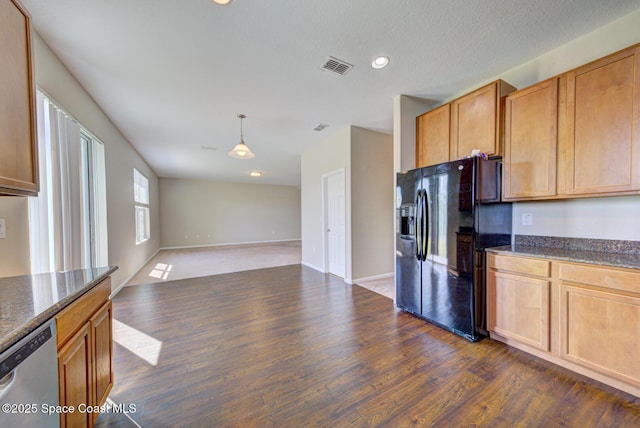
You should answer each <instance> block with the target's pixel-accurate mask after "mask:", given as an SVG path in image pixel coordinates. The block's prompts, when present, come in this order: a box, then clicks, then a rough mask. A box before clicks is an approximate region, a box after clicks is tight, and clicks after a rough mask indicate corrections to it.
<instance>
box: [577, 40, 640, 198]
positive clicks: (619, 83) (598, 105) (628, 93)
mask: <svg viewBox="0 0 640 428" xmlns="http://www.w3.org/2000/svg"><path fill="white" fill-rule="evenodd" d="M639 85H640V47H634V48H631V49H627V50H625V51H622V52H619V53H617V54H614V55H611V56H608V57H606V58H603V59H601V60H599V61H595V62H592V63H590V64H587V65H585V66H583V67H580V68H578V69H576V70H573V71H571V72H569V73H568V74H567V110H568V112H567V128H568V130H567V133H568V136H567V162H566V172H567V176H566V178H565V179H566V183H567V189H566V191H567V193H569V194H603V193H615V192H628V191H637V190H640V129H639V128H640V88H639Z"/></svg>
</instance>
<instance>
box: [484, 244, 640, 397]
mask: <svg viewBox="0 0 640 428" xmlns="http://www.w3.org/2000/svg"><path fill="white" fill-rule="evenodd" d="M488 260H489V263H488V270H487V283H488V287H489V288H488V299H487V305H488V306H487V309H488V317H489V325H488V328H489V331H490V336H491V338H493V339H496V340H499V341H501V342H504V343H506V344H508V345H510V346H513V347H515V348H518V349H521V350H523V351H526V352H528V353H530V354H533V355H535V356H537V357H539V358H542V359H545V360H547V361H550V362H553V363H555V364H558V365H559V366H562V367H565V368H567V369H570V370H572V371H574V372H577V373H580V374H582V375H585V376H588V377H591V378H593V379H595V380H598V381H600V382H603V383H605V384H608V385H611V386H613V387H615V388H618V389H620V390H623V391H625V392H628V393H630V394H633V395H635V396H636V397H640V360H639V359H638V355H640V270H634V269H623V268H615V267H608V266H599V265H591V264H585V263H574V262H566V261H560V260H553V259H542V258H535V257H521V256H515V255H511V254H509V255H507V254H496V253H493V252H491V251H490V252H489V255H488ZM545 272H547V273H548V277H546V278H545V277H544V276H545ZM505 279H506V281H505ZM501 280H502V281H503V282H502V283H500V281H501ZM509 281H511V282H509ZM499 287H513V289H512V290H511V291H512V292H517V291H521V290H520V288H519V287H524V289H525V291H526V292H528V293H529V296H531V295H533V296H536V297H537V296H539V295H544V294H545V293H546V291H547V290H548V291H549V294H548V300H546V299H545V298H544V297H543V298H541V299H538V298H535V299H528V300H527V299H526V297H527V294H526V293H525V294H524V296H525V299H524V300H523V301H524V302H525V303H524V304H523V303H522V301H518V300H517V299H515V298H510V300H509V298H508V299H506V301H505V299H503V300H502V301H501V300H500V299H499V298H497V296H496V290H497V291H498V292H499V291H500V290H499ZM527 289H528V290H527ZM531 290H534V291H535V290H539V291H540V293H539V294H536V292H537V291H535V292H533V293H532V292H531ZM512 294H513V293H512ZM507 296H508V297H509V294H507ZM497 303H503V304H504V303H506V304H507V305H511V306H507V307H502V308H497V307H496V304H497ZM545 304H546V308H547V310H548V311H549V312H548V314H549V318H548V326H549V335H548V342H547V343H545V342H544V341H543V340H539V338H540V337H541V336H539V335H537V334H536V329H535V328H528V329H527V328H524V329H522V328H519V324H518V322H520V321H522V319H523V318H524V317H526V313H527V311H528V312H529V313H533V314H537V313H541V312H544V311H540V310H539V309H540V308H544V307H545ZM527 305H528V307H527ZM532 309H535V311H532ZM500 313H503V314H504V313H507V314H510V315H509V316H511V317H512V318H508V317H507V318H505V319H506V320H507V322H502V324H501V321H500V320H498V319H497V317H496V314H500ZM530 318H531V317H530ZM514 319H515V320H516V321H515V322H511V320H514ZM539 319H542V317H536V316H534V317H533V320H532V321H533V322H534V323H538V322H540V321H539ZM543 322H546V321H543ZM523 332H524V333H523ZM532 332H533V333H532Z"/></svg>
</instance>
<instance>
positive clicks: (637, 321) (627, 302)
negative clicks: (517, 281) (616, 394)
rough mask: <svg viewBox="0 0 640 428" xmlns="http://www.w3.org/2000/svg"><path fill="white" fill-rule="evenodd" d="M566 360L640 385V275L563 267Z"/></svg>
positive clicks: (562, 335) (562, 334)
mask: <svg viewBox="0 0 640 428" xmlns="http://www.w3.org/2000/svg"><path fill="white" fill-rule="evenodd" d="M559 277H560V355H561V356H562V357H563V358H565V359H567V360H569V361H571V362H574V363H576V364H579V365H582V366H584V367H588V368H590V369H593V370H597V371H599V372H602V373H605V374H607V375H609V376H612V377H614V378H617V379H620V380H622V381H624V382H627V383H630V384H633V385H637V386H640V273H635V272H631V271H628V270H618V269H606V268H601V267H593V266H581V265H568V264H562V265H560V272H559Z"/></svg>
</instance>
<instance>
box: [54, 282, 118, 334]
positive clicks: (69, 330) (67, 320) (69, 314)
mask: <svg viewBox="0 0 640 428" xmlns="http://www.w3.org/2000/svg"><path fill="white" fill-rule="evenodd" d="M110 294H111V278H107V279H105V280H104V281H102V282H101V283H100V284H98V285H96V286H95V287H94V288H92V289H91V290H89V291H88V292H87V293H85V294H83V295H82V296H80V297H79V298H78V299H77V300H76V301H75V302H73V303H72V304H70V305H69V306H67V307H66V308H64V309H63V310H62V311H60V312H59V313H58V315H56V328H57V329H58V346H60V345H62V344H63V343H65V342H66V341H67V340H68V339H69V338H70V337H71V336H73V334H74V333H75V332H76V331H77V330H78V329H79V328H80V327H81V326H82V325H83V324H84V323H86V322H87V321H88V320H89V318H90V317H91V316H92V315H93V314H94V313H95V312H96V311H97V310H98V309H100V307H101V306H102V305H103V304H104V303H105V302H106V301H107V300H109V295H110Z"/></svg>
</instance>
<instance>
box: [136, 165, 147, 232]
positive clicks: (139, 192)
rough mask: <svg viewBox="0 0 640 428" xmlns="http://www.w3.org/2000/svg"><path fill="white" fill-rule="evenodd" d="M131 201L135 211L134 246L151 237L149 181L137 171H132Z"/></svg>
mask: <svg viewBox="0 0 640 428" xmlns="http://www.w3.org/2000/svg"><path fill="white" fill-rule="evenodd" d="M133 199H134V201H135V210H136V244H139V243H141V242H144V241H146V240H148V239H149V238H150V236H151V232H150V230H151V228H150V226H149V180H148V179H147V177H145V176H144V175H142V174H141V173H140V171H138V170H137V169H135V168H134V169H133Z"/></svg>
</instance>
